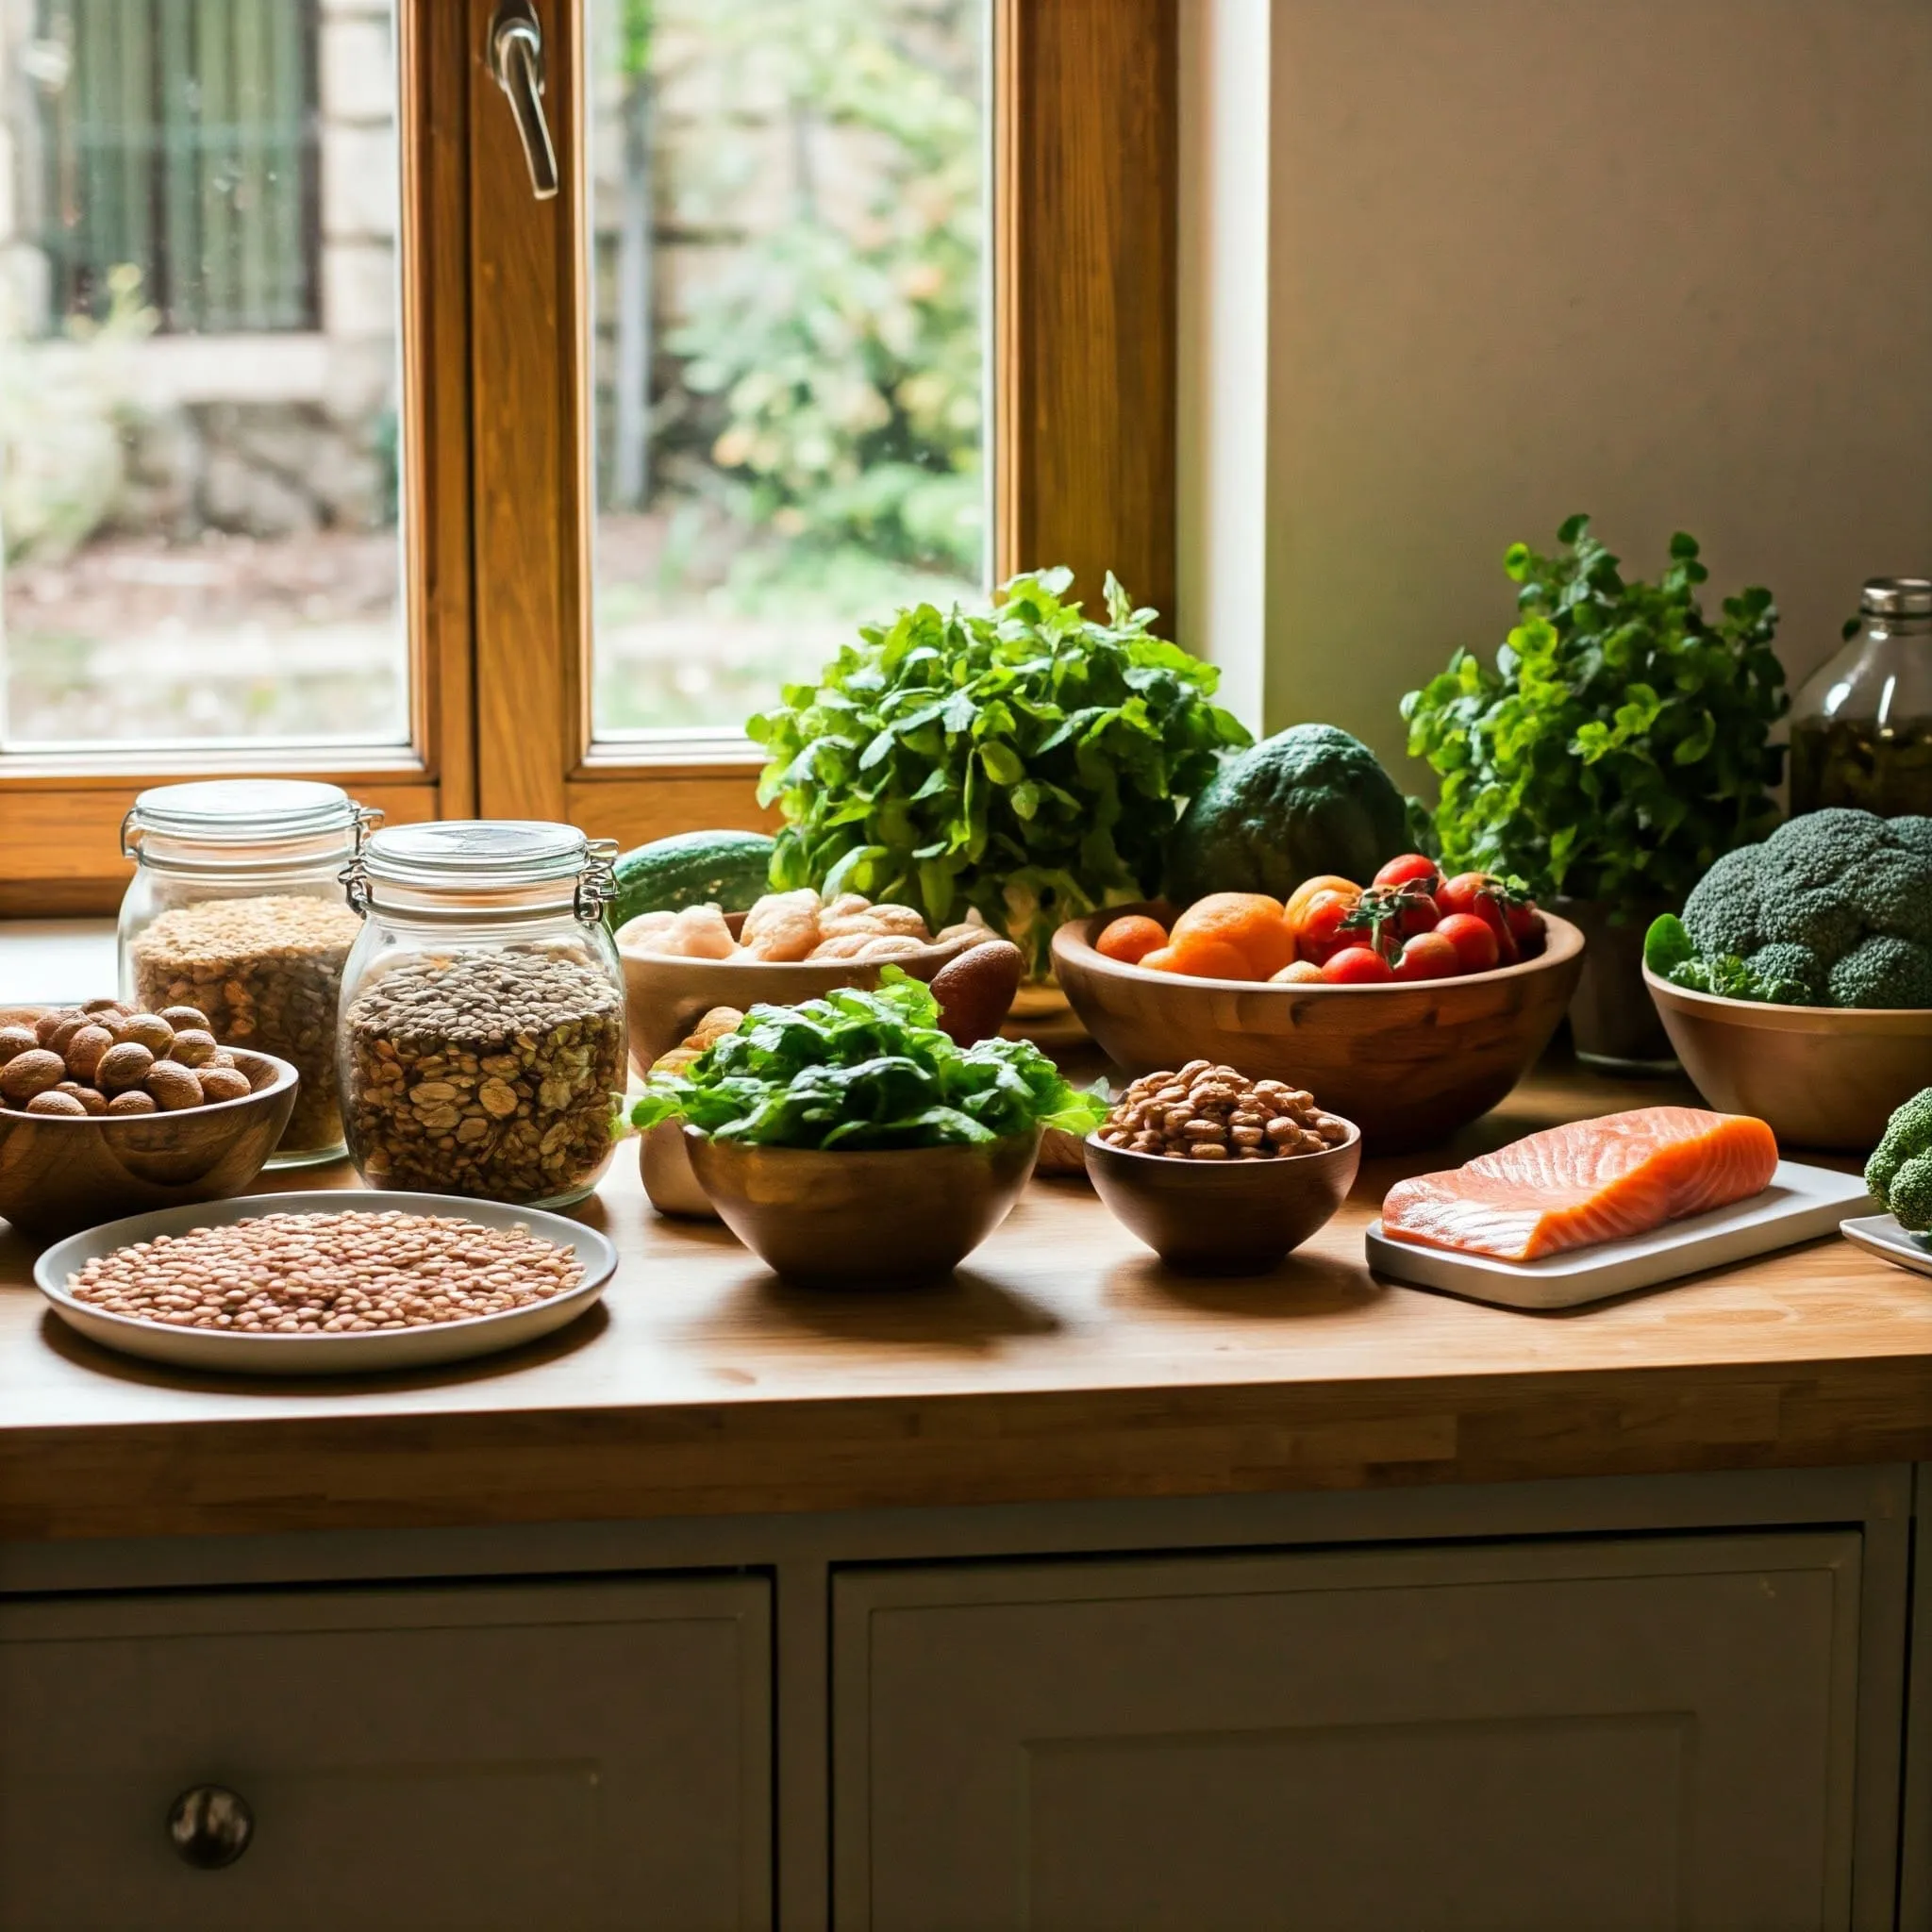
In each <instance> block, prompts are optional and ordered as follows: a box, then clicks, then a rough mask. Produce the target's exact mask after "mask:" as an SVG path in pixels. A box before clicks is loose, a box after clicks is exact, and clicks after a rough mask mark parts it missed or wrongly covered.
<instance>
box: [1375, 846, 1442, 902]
mask: <svg viewBox="0 0 1932 1932" xmlns="http://www.w3.org/2000/svg"><path fill="white" fill-rule="evenodd" d="M1369 883H1370V884H1371V885H1375V886H1407V885H1410V884H1414V885H1419V886H1420V887H1421V888H1422V889H1423V891H1425V892H1428V893H1430V894H1432V895H1433V894H1434V892H1435V890H1436V888H1437V887H1438V886H1440V885H1441V883H1442V874H1441V870H1440V869H1439V868H1438V866H1437V864H1436V861H1435V860H1434V859H1433V858H1429V857H1428V856H1427V855H1426V854H1424V853H1421V852H1405V853H1404V854H1403V855H1402V857H1401V858H1391V860H1390V861H1389V863H1388V864H1387V865H1385V866H1384V867H1383V868H1382V870H1381V871H1380V872H1378V873H1377V874H1375V876H1374V878H1373V879H1371V880H1370V881H1369Z"/></svg>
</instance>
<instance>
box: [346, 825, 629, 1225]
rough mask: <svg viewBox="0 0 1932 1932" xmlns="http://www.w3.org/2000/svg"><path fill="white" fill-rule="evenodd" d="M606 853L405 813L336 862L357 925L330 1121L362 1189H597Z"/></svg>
mask: <svg viewBox="0 0 1932 1932" xmlns="http://www.w3.org/2000/svg"><path fill="white" fill-rule="evenodd" d="M615 850H616V847H615V846H614V845H613V844H611V843H610V842H609V841H596V842H594V843H593V842H592V841H589V840H587V839H586V838H585V837H584V835H583V834H582V833H581V832H579V831H577V830H575V828H574V827H573V826H570V825H553V824H540V823H534V822H530V821H525V820H488V819H486V820H475V821H471V822H455V823H449V824H429V825H401V826H397V827H395V828H394V829H393V830H391V831H386V832H378V833H376V835H375V837H374V838H373V839H371V840H370V841H369V842H368V844H367V845H366V846H365V847H364V848H363V850H362V852H361V854H360V855H359V857H358V858H357V859H356V860H355V862H354V863H353V864H352V865H351V866H350V867H349V869H348V871H347V872H346V873H345V874H343V876H344V877H345V878H346V879H347V881H348V885H349V900H350V904H351V905H353V906H354V907H356V908H357V909H358V911H361V912H362V913H364V915H365V921H364V924H363V927H362V936H361V938H360V939H359V940H358V941H356V948H355V951H354V952H353V953H352V954H351V955H350V957H349V963H348V967H347V969H346V972H345V974H344V978H343V986H342V1016H341V1043H340V1048H339V1055H338V1066H339V1074H340V1079H341V1108H342V1120H343V1124H344V1125H345V1127H346V1129H347V1132H348V1139H349V1152H350V1154H351V1155H352V1156H353V1158H354V1159H355V1162H356V1165H357V1166H358V1168H360V1169H361V1171H362V1176H363V1178H364V1179H365V1180H366V1181H368V1182H369V1184H370V1185H371V1186H372V1187H377V1188H413V1189H420V1190H422V1191H425V1192H429V1193H439V1194H471V1195H479V1196H482V1197H483V1198H485V1199H487V1200H493V1201H512V1202H517V1203H520V1204H524V1205H527V1206H533V1207H541V1208H558V1207H564V1206H567V1205H568V1204H569V1203H571V1202H573V1201H579V1200H581V1199H582V1198H583V1197H584V1196H585V1195H586V1194H588V1193H589V1192H590V1191H591V1189H592V1188H593V1187H595V1186H596V1184H597V1178H598V1176H599V1175H600V1174H602V1173H603V1172H604V1169H605V1166H606V1164H607V1163H608V1161H609V1158H610V1155H611V1151H612V1149H613V1148H614V1147H615V1145H616V1141H617V1135H618V1132H619V1126H618V1116H619V1112H620V1109H621V1108H622V1106H623V1100H624V1084H625V1024H624V975H623V971H622V969H621V968H620V966H619V965H618V960H617V950H616V948H615V947H614V946H613V945H612V944H611V942H610V935H609V934H608V932H607V931H606V930H605V927H604V922H603V913H604V908H605V905H606V904H607V903H608V898H609V895H610V891H611V879H610V858H611V856H612V854H613V853H614V852H615Z"/></svg>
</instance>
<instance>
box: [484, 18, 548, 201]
mask: <svg viewBox="0 0 1932 1932" xmlns="http://www.w3.org/2000/svg"><path fill="white" fill-rule="evenodd" d="M490 71H491V74H493V75H495V76H496V84H497V86H498V87H500V88H501V89H502V90H503V92H504V98H505V99H506V100H508V102H509V111H510V114H511V115H512V117H513V118H514V119H515V121H516V124H517V133H518V134H519V135H520V136H521V137H522V139H523V143H524V158H525V160H526V161H528V162H529V164H530V192H531V193H532V194H534V195H535V196H536V197H537V199H538V200H539V201H548V200H550V199H551V197H552V196H553V195H555V194H556V192H557V150H556V149H555V148H554V147H552V146H551V144H550V124H549V122H548V121H546V120H545V119H544V118H543V29H542V28H541V26H539V25H537V18H536V16H535V15H534V14H533V13H531V12H530V11H529V10H528V8H526V7H524V6H522V5H519V4H515V0H509V4H507V5H505V6H503V7H500V8H498V9H497V11H496V17H495V18H494V19H493V20H492V21H491V23H490Z"/></svg>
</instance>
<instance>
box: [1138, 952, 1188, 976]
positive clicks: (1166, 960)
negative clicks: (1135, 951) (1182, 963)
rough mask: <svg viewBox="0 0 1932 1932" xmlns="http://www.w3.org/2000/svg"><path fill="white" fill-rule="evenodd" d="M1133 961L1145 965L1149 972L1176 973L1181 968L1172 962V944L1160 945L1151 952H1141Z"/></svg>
mask: <svg viewBox="0 0 1932 1932" xmlns="http://www.w3.org/2000/svg"><path fill="white" fill-rule="evenodd" d="M1134 963H1135V964H1136V965H1137V966H1144V967H1146V969H1147V970H1148V972H1150V973H1178V972H1179V971H1180V970H1181V969H1180V968H1179V967H1178V966H1176V965H1175V964H1174V948H1173V947H1172V946H1161V947H1159V948H1158V949H1157V950H1156V951H1154V952H1152V953H1143V954H1142V955H1141V958H1139V959H1137V960H1136V961H1135V962H1134Z"/></svg>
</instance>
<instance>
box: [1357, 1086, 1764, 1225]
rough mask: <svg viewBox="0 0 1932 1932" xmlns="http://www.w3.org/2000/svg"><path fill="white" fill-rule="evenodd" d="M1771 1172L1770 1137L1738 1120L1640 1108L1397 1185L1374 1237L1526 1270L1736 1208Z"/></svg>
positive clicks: (1747, 1119)
mask: <svg viewBox="0 0 1932 1932" xmlns="http://www.w3.org/2000/svg"><path fill="white" fill-rule="evenodd" d="M1776 1166H1777V1141H1776V1138H1775V1137H1774V1135H1773V1133H1772V1131H1771V1129H1770V1128H1769V1127H1768V1126H1766V1125H1765V1124H1764V1123H1763V1122H1762V1121H1760V1120H1756V1119H1754V1118H1752V1116H1750V1115H1749V1114H1736V1113H1707V1111H1706V1110H1705V1109H1704V1108H1699V1107H1641V1108H1637V1109H1636V1110H1635V1111H1634V1112H1632V1113H1610V1114H1605V1115H1604V1116H1603V1118H1602V1119H1601V1120H1594V1121H1573V1122H1572V1123H1571V1124H1569V1125H1568V1126H1562V1127H1551V1128H1549V1129H1548V1130H1547V1131H1546V1132H1544V1133H1541V1134H1531V1135H1529V1136H1528V1137H1527V1138H1526V1139H1524V1140H1521V1141H1511V1142H1510V1144H1509V1145H1508V1146H1507V1147H1499V1148H1498V1149H1497V1150H1496V1151H1495V1153H1493V1154H1485V1155H1482V1156H1481V1157H1480V1158H1477V1159H1475V1160H1472V1161H1471V1162H1470V1163H1469V1164H1468V1165H1467V1166H1466V1167H1457V1168H1450V1169H1448V1170H1447V1171H1445V1172H1444V1173H1441V1174H1418V1175H1417V1176H1416V1178H1415V1179H1414V1180H1410V1181H1401V1182H1398V1183H1397V1184H1396V1185H1395V1186H1394V1187H1392V1188H1391V1189H1390V1190H1389V1195H1388V1198H1387V1199H1386V1200H1385V1201H1384V1202H1383V1203H1382V1232H1383V1233H1384V1234H1386V1235H1387V1236H1389V1238H1390V1239H1391V1241H1414V1242H1417V1243H1418V1244H1419V1245H1421V1246H1424V1247H1430V1248H1455V1249H1458V1250H1460V1251H1461V1252H1463V1253H1465V1254H1471V1255H1493V1256H1495V1257H1497V1258H1498V1259H1499V1260H1504V1261H1535V1260H1539V1259H1541V1257H1543V1256H1544V1255H1554V1254H1556V1253H1557V1252H1558V1251H1559V1250H1561V1249H1563V1248H1581V1247H1589V1246H1591V1245H1592V1244H1594V1243H1595V1242H1598V1241H1621V1240H1623V1239H1624V1237H1626V1236H1628V1235H1633V1234H1643V1233H1646V1232H1648V1230H1650V1229H1651V1228H1653V1227H1661V1226H1662V1225H1663V1224H1664V1223H1665V1222H1667V1221H1681V1220H1682V1219H1683V1218H1684V1216H1686V1215H1687V1214H1703V1213H1705V1212H1707V1210H1708V1209H1710V1208H1722V1207H1724V1206H1725V1205H1726V1204H1727V1203H1729V1202H1732V1201H1742V1200H1745V1199H1746V1198H1748V1197H1749V1196H1750V1195H1752V1194H1756V1193H1759V1192H1761V1191H1763V1190H1764V1189H1765V1188H1766V1187H1768V1186H1769V1185H1770V1183H1771V1175H1772V1170H1773V1169H1774V1168H1775V1167H1776Z"/></svg>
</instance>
